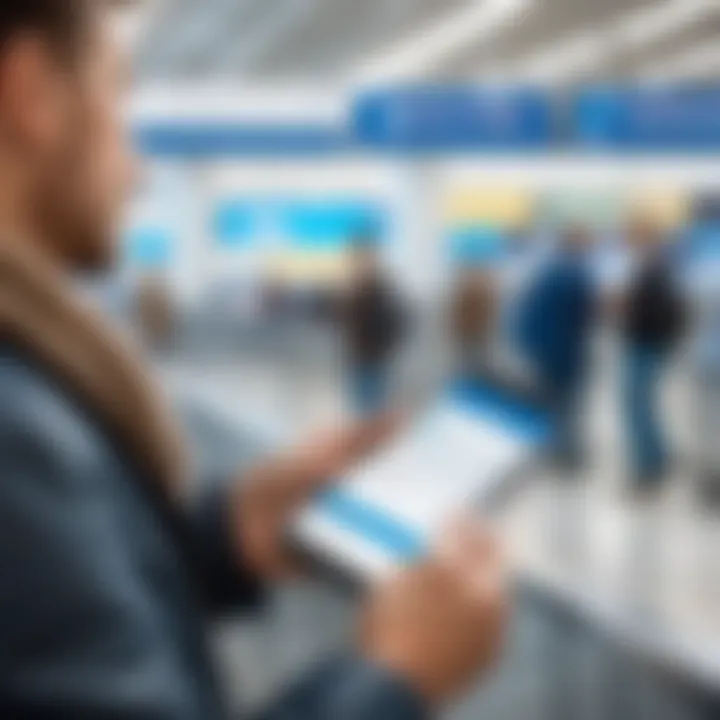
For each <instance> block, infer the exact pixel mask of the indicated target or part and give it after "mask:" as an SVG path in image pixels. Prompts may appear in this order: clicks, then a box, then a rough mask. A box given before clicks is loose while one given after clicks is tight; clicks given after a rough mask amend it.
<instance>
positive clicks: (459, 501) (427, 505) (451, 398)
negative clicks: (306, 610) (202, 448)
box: [293, 385, 551, 580]
mask: <svg viewBox="0 0 720 720" xmlns="http://www.w3.org/2000/svg"><path fill="white" fill-rule="evenodd" d="M550 435H551V421H550V414H549V413H548V412H547V411H546V410H544V409H542V408H540V407H538V406H536V405H534V404H531V403H528V402H526V401H524V400H519V399H518V398H516V397H513V396H512V395H509V394H508V393H506V392H503V391H501V390H498V389H496V388H493V387H487V386H478V385H473V386H458V387H455V388H453V389H452V391H450V392H449V393H447V394H446V395H445V396H444V397H442V398H441V399H440V400H438V401H436V402H435V404H434V405H433V406H432V407H430V408H428V409H427V410H426V412H425V413H423V415H422V416H421V417H419V418H418V419H417V420H416V421H415V422H414V423H413V424H412V426H411V427H409V428H408V429H407V430H406V431H405V433H403V435H402V436H401V437H399V438H396V439H395V440H394V441H393V442H392V443H391V444H390V445H389V446H387V447H385V448H383V449H382V450H381V451H380V452H378V453H377V454H375V455H374V456H372V457H370V458H368V459H367V460H366V461H365V462H363V463H362V464H361V465H359V466H358V467H356V468H355V469H354V470H352V471H350V473H349V474H348V475H347V476H346V477H345V478H344V479H343V480H342V481H340V482H339V483H338V484H337V485H336V487H335V488H334V489H332V490H330V491H328V492H326V493H325V494H323V495H322V496H321V497H319V498H317V499H316V500H315V501H313V503H312V504H311V505H310V506H309V507H307V508H306V509H305V510H304V511H303V512H302V513H301V515H300V516H299V517H298V519H297V521H296V524H295V527H294V532H293V541H294V542H295V543H296V544H298V545H299V547H300V548H301V550H302V551H303V553H304V554H310V555H311V557H312V558H314V559H316V560H320V561H321V562H322V564H323V565H326V566H330V567H332V568H334V569H338V570H340V571H342V572H343V574H349V575H350V576H351V577H352V578H354V579H357V580H372V579H375V578H377V577H378V576H381V575H383V574H385V573H387V572H388V571H391V570H393V569H394V568H396V567H398V565H401V564H403V563H407V562H412V561H413V560H417V559H418V558H421V557H422V556H423V554H424V553H425V552H426V551H427V549H428V548H429V546H430V544H431V543H432V541H433V539H434V538H436V537H437V535H438V533H439V532H440V531H441V530H442V528H443V527H444V525H445V524H446V523H447V522H448V520H450V519H451V518H452V517H453V516H455V515H457V514H458V513H460V512H461V511H463V510H466V509H468V508H469V507H471V506H472V505H479V506H480V507H485V508H487V507H489V506H491V505H492V504H493V503H495V502H497V501H498V500H499V499H500V498H502V497H503V496H504V495H506V494H507V492H508V491H509V490H510V488H511V487H513V486H514V485H515V483H516V481H517V479H519V477H520V476H521V475H522V474H523V473H522V472H521V471H522V470H523V467H524V466H526V465H527V463H528V462H529V461H531V460H532V459H533V458H534V457H536V456H537V453H538V451H540V450H541V449H542V448H543V447H544V446H545V445H546V444H547V442H548V440H549V438H550Z"/></svg>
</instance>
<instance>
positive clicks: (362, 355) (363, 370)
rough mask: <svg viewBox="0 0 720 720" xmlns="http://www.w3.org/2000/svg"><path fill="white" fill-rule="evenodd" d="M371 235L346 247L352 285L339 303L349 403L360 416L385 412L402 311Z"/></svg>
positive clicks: (401, 322) (400, 329)
mask: <svg viewBox="0 0 720 720" xmlns="http://www.w3.org/2000/svg"><path fill="white" fill-rule="evenodd" d="M376 245H377V241H376V239H375V238H374V237H372V236H363V237H359V238H357V239H356V240H355V241H354V243H353V246H352V249H351V252H352V272H353V278H352V285H351V288H350V292H349V296H348V298H347V300H346V302H345V304H344V313H343V317H344V323H345V327H344V331H345V339H346V345H347V355H348V363H349V365H350V380H351V390H352V399H353V403H354V406H355V410H357V411H358V413H359V414H360V415H371V414H373V413H376V412H378V411H380V410H382V409H383V408H384V407H385V404H386V401H387V397H388V382H389V378H388V376H389V367H388V365H389V362H390V358H391V354H392V352H393V350H395V349H396V347H397V344H398V341H399V339H400V336H401V334H402V331H403V327H402V325H403V311H402V308H401V306H400V301H399V299H398V297H397V295H396V294H395V292H394V290H393V288H392V286H391V285H390V283H389V282H388V280H387V279H386V278H385V277H384V276H383V273H382V270H381V268H380V263H379V260H378V256H377V249H376Z"/></svg>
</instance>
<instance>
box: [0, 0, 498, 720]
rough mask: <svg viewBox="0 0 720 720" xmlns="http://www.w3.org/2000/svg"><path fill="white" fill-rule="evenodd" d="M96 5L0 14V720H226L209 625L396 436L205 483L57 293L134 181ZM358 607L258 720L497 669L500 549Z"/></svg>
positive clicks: (99, 249) (360, 718)
mask: <svg viewBox="0 0 720 720" xmlns="http://www.w3.org/2000/svg"><path fill="white" fill-rule="evenodd" d="M103 4H104V3H102V2H100V1H99V0H3V2H2V3H0V717H2V718H8V720H9V719H11V718H12V720H34V719H37V720H40V719H42V720H60V719H61V718H63V719H65V718H73V720H91V719H92V720H220V719H221V718H227V717H229V716H230V710H229V708H228V705H227V702H226V700H225V692H224V689H223V687H222V685H221V683H219V682H218V678H217V675H216V673H215V668H214V662H213V659H212V658H213V653H212V652H211V648H209V647H208V641H207V636H208V634H209V633H208V630H209V628H210V623H211V622H212V620H213V619H214V618H217V617H218V616H220V615H221V614H227V613H230V612H246V613H247V612H251V611H256V610H257V609H258V608H259V607H261V606H262V603H263V599H264V597H265V595H266V594H267V592H268V590H269V589H270V588H272V585H273V583H274V582H277V581H278V580H279V579H280V578H282V577H284V574H285V572H286V570H287V568H288V567H289V565H290V564H291V560H292V558H291V557H289V556H288V553H287V550H286V544H285V538H286V532H287V529H288V525H289V523H290V522H291V520H292V517H293V514H294V512H295V511H296V510H297V509H298V507H299V506H301V505H302V504H303V503H304V502H306V501H308V500H309V498H310V497H311V496H312V495H313V494H314V493H315V492H318V491H319V490H320V489H321V488H322V487H323V486H324V484H325V483H327V482H328V480H329V479H330V478H334V477H339V476H340V475H341V474H342V472H343V470H344V469H345V468H346V467H347V466H348V465H350V464H352V463H354V462H357V461H358V460H359V459H360V458H361V457H362V456H363V455H364V454H365V453H366V452H367V451H368V450H369V449H370V448H371V447H373V446H374V445H375V444H376V442H378V441H379V440H380V439H382V438H383V437H384V436H385V435H386V434H387V431H388V421H387V420H377V421H375V422H373V423H365V424H360V425H358V426H356V427H354V428H350V429H347V430H342V429H338V430H335V431H333V433H332V434H331V435H330V436H328V437H326V438H325V439H323V440H320V441H316V442H315V443H313V444H310V445H307V446H304V447H301V448H300V449H298V450H294V451H289V452H286V453H284V454H281V455H280V457H278V458H276V459H271V460H269V461H267V462H265V463H264V464H263V465H261V466H259V467H257V468H256V469H255V470H252V471H250V472H248V473H247V475H246V476H245V477H244V478H242V479H239V478H227V479H224V480H223V481H218V482H199V481H198V480H197V479H195V478H193V477H192V475H193V472H192V464H191V463H190V462H189V460H188V459H186V458H185V455H184V452H183V448H184V444H183V442H182V438H181V437H180V434H179V433H178V431H177V430H176V429H175V426H174V422H173V420H174V418H173V416H172V413H171V412H169V411H168V410H167V408H166V406H165V403H164V402H163V401H162V399H161V398H160V397H159V393H158V391H157V388H156V387H155V385H154V384H153V383H152V382H151V381H150V380H149V378H148V374H147V373H146V372H145V371H144V370H143V367H142V362H141V360H140V359H139V357H138V355H137V354H136V353H135V352H134V351H133V349H132V348H131V347H129V346H128V343H127V341H125V340H123V339H122V338H121V337H120V336H119V335H118V334H116V333H115V332H113V330H112V329H111V328H110V327H109V326H108V325H107V324H106V322H105V321H104V319H103V318H102V317H100V316H99V315H97V314H96V312H95V311H94V310H92V309H91V308H89V307H88V306H86V304H85V302H84V301H83V299H82V297H81V296H79V295H78V294H77V293H76V291H75V286H74V285H73V284H72V282H71V278H72V277H74V275H75V273H76V272H79V271H90V270H97V271H99V270H106V269H108V267H109V263H110V261H111V259H112V254H113V244H114V243H113V242H112V237H113V235H114V226H115V218H116V217H117V215H118V213H119V210H120V207H121V204H122V199H123V196H124V195H125V192H126V189H127V186H128V185H129V181H130V179H131V176H132V167H131V165H132V164H131V163H130V162H129V158H128V153H127V152H126V148H125V145H124V140H123V138H124V132H123V127H122V123H121V122H120V117H121V113H120V112H119V109H118V107H117V106H118V100H119V94H120V93H119V87H120V86H121V85H122V83H123V81H122V73H121V64H120V63H119V58H118V57H117V56H116V54H115V52H114V50H113V46H112V43H111V42H110V38H109V35H108V33H107V32H106V30H107V28H106V26H105V25H104V24H103V20H104V19H105V15H104V14H103ZM447 545H448V547H447V549H446V550H445V552H443V553H442V554H441V555H439V556H438V557H437V558H433V557H428V558H427V559H426V560H424V561H422V562H420V563H419V564H417V565H416V566H414V567H411V568H408V569H407V570H404V571H401V570H399V571H398V573H397V574H396V575H395V576H394V577H392V578H389V579H388V580H386V581H385V582H384V583H381V584H380V585H379V586H378V588H377V589H375V590H374V591H373V592H372V593H370V596H369V599H368V601H367V604H366V607H365V610H364V612H363V614H362V628H361V630H362V631H361V632H360V633H358V640H357V642H356V644H355V647H354V650H353V651H352V652H350V653H348V654H347V655H346V656H344V657H339V658H337V659H334V660H333V661H332V662H329V663H327V665H326V666H324V667H321V668H318V669H308V670H307V671H306V673H305V677H303V678H300V679H299V680H298V681H297V682H296V684H295V685H294V687H293V688H291V689H290V690H289V691H287V692H286V693H280V692H279V693H278V696H277V697H276V698H275V699H274V701H273V702H271V703H270V705H269V707H268V708H267V709H266V710H265V711H263V712H261V714H260V716H259V717H260V718H262V719H263V720H340V719H342V720H370V719H371V718H372V720H419V719H420V718H425V717H427V716H428V715H430V714H431V713H432V712H433V711H434V710H435V709H436V708H439V707H440V706H441V705H442V703H443V702H444V701H445V700H447V699H449V698H450V697H451V696H452V695H454V694H455V693H456V692H457V691H458V690H460V689H461V688H462V687H464V685H465V683H467V682H468V681H469V680H470V679H471V678H473V677H474V676H475V674H476V673H477V671H479V670H482V669H483V668H484V667H486V666H487V665H488V664H489V663H490V662H491V661H492V659H493V658H494V656H495V654H496V652H497V647H498V644H499V641H500V638H501V629H502V625H503V623H502V582H501V578H502V575H501V572H500V570H501V569H500V567H499V563H498V557H497V552H496V549H495V547H494V543H493V542H492V540H491V539H489V538H488V537H487V536H486V535H485V534H484V533H482V532H481V531H479V530H477V529H476V528H474V527H469V528H465V529H460V530H459V531H458V532H456V533H454V534H453V535H452V537H451V538H450V539H449V540H448V543H447Z"/></svg>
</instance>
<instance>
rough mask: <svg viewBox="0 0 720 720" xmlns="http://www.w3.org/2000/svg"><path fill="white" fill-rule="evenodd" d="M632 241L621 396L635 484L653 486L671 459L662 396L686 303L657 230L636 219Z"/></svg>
mask: <svg viewBox="0 0 720 720" xmlns="http://www.w3.org/2000/svg"><path fill="white" fill-rule="evenodd" d="M628 240H629V243H630V245H631V248H632V251H633V254H634V267H635V269H634V271H633V273H632V276H631V278H630V281H629V285H628V288H627V292H626V294H625V298H624V300H623V302H622V307H621V311H622V335H623V344H624V355H625V359H624V379H623V384H622V395H623V403H624V414H625V420H626V424H627V438H628V444H629V450H630V461H631V467H632V473H633V480H634V484H635V487H636V488H637V489H639V490H652V489H655V488H657V487H658V485H659V483H661V481H662V479H663V477H664V476H665V473H666V471H667V466H668V461H669V453H668V447H667V444H666V440H665V433H664V430H663V418H662V413H661V411H660V408H659V402H660V398H659V394H660V388H661V380H662V375H663V371H664V369H665V367H666V366H667V360H668V357H669V356H670V354H671V353H672V351H673V349H674V348H675V347H676V346H677V344H678V342H679V340H680V338H681V336H682V334H683V331H684V327H685V322H686V306H685V302H684V300H683V297H682V294H681V292H680V288H679V285H678V283H676V281H675V278H674V277H673V273H672V267H671V263H670V259H669V255H668V253H667V247H666V244H665V242H664V238H663V237H662V236H661V234H660V232H659V231H658V230H657V228H656V227H655V226H654V225H653V224H652V223H651V222H649V221H647V220H644V219H636V220H634V221H633V223H632V224H631V226H630V229H629V233H628Z"/></svg>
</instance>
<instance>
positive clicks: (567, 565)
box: [161, 357, 720, 720]
mask: <svg viewBox="0 0 720 720" xmlns="http://www.w3.org/2000/svg"><path fill="white" fill-rule="evenodd" d="M161 372H162V374H163V376H164V377H165V379H166V381H167V383H168V385H169V387H170V388H171V390H172V392H173V394H174V395H176V396H177V397H179V398H180V404H181V406H182V410H183V415H184V417H185V421H186V424H187V426H188V430H189V435H190V436H191V437H192V438H193V439H194V443H195V447H196V450H197V453H198V457H199V461H200V464H201V465H202V466H204V467H205V468H206V469H207V470H208V471H211V472H212V473H222V472H230V471H231V470H233V469H235V468H237V467H243V466H245V465H248V464H252V463H253V462H255V461H256V460H257V459H258V458H259V456H260V455H262V453H263V452H264V451H265V448H267V447H268V446H269V444H270V445H271V444H274V443H277V442H289V441H291V440H292V439H293V438H295V437H297V436H302V435H303V433H306V432H309V431H310V430H311V429H313V428H314V427H317V426H319V425H323V424H327V423H329V422H333V421H334V420H336V419H337V418H338V417H340V416H341V415H342V413H343V392H342V388H343V379H342V376H341V373H340V371H339V369H338V368H333V369H330V368H329V367H325V368H322V369H320V368H316V367H313V365H312V364H309V365H307V366H303V365H302V363H301V364H297V363H293V364H288V363H283V358H277V357H276V358H254V359H252V358H244V359H240V358H238V359H237V360H234V361H233V362H230V361H227V360H225V361H222V362H220V361H214V362H212V363H202V364H199V365H198V364H196V363H187V362H180V361H177V360H175V361H165V362H163V363H162V365H161ZM677 375H678V377H677V378H673V382H672V383H671V387H670V388H669V391H668V397H667V398H666V402H667V408H668V412H669V413H670V415H671V417H672V418H673V420H674V426H675V427H674V429H675V440H676V443H677V446H678V447H680V448H681V449H682V452H681V456H682V457H683V460H685V458H684V453H685V452H686V451H687V449H688V448H690V447H691V441H692V439H693V436H694V434H695V432H694V430H693V428H692V426H691V423H690V419H691V417H692V409H691V408H690V407H689V398H690V393H689V391H688V388H687V387H686V385H685V382H686V381H685V380H684V378H683V377H682V376H681V375H680V374H679V373H678V374H677ZM618 405H619V400H618V391H617V390H616V389H615V378H614V377H613V376H612V372H611V371H608V372H605V373H600V374H599V377H598V380H597V382H596V383H595V386H594V392H593V397H592V401H591V402H590V404H589V406H590V408H591V410H590V411H589V412H588V414H587V420H588V435H589V437H590V439H591V441H590V443H589V450H590V454H591V461H590V463H589V465H588V469H587V471H586V472H584V473H583V476H582V477H576V478H558V477H556V476H554V475H553V473H551V472H549V471H547V470H539V469H535V471H534V472H533V473H532V476H531V477H530V476H529V477H528V482H527V483H526V484H525V486H524V490H523V491H522V492H521V493H519V495H518V497H517V499H516V501H515V502H513V503H511V507H509V508H508V509H507V511H506V512H505V513H504V515H503V517H502V518H501V525H502V527H503V529H504V532H505V534H506V537H507V542H508V545H509V547H510V548H511V558H512V560H513V563H514V565H516V566H517V570H518V576H519V577H521V578H522V577H534V578H537V579H539V580H541V581H542V583H544V584H545V586H550V587H551V589H552V591H553V592H552V593H551V596H553V597H554V596H555V595H559V596H564V600H563V602H561V603H556V602H554V601H553V602H547V598H546V596H543V597H542V598H538V597H537V596H536V594H535V593H534V592H526V591H524V590H520V591H519V592H518V599H517V603H516V608H515V613H514V620H515V621H514V623H513V632H512V637H511V642H510V646H509V649H508V651H507V654H506V657H505V659H504V661H503V662H502V664H501V666H500V668H499V669H498V671H497V672H496V673H495V674H494V675H493V677H492V678H491V679H490V680H489V681H487V682H486V683H484V684H483V686H482V687H480V688H478V689H477V690H476V691H475V692H474V693H473V694H472V696H471V697H470V698H468V699H467V700H466V701H465V702H463V703H461V704H460V705H459V706H458V707H457V708H456V709H454V710H453V711H452V713H451V716H452V717H453V718H457V719H458V720H465V719H467V720H470V719H471V718H481V717H482V718H489V719H490V718H498V719H499V718H530V719H532V718H543V719H544V718H548V720H555V719H556V718H557V719H558V720H559V719H560V718H562V717H565V716H567V717H573V718H584V717H587V718H598V719H599V720H600V719H603V718H617V719H619V720H620V719H622V718H628V719H629V720H630V719H632V718H638V719H639V718H645V717H647V718H668V720H674V719H675V718H678V720H685V718H687V719H688V720H694V718H705V717H708V718H709V717H713V716H714V715H711V714H707V713H712V710H710V709H708V708H709V707H710V706H709V705H706V704H705V703H707V702H709V700H708V696H707V694H705V693H696V692H695V691H694V688H693V685H694V683H693V682H691V683H689V684H687V683H686V682H685V677H684V676H683V675H682V674H681V673H675V672H671V673H667V672H665V665H666V664H667V663H666V661H667V660H668V657H669V658H670V659H671V662H670V665H671V669H673V670H674V669H675V668H674V663H673V662H672V658H673V657H674V656H677V655H679V653H680V651H681V650H680V649H676V647H675V645H674V644H673V643H675V642H676V641H677V639H678V638H679V639H682V641H683V642H685V643H687V644H688V645H689V646H690V650H691V652H692V653H694V652H695V650H696V648H697V647H701V648H702V653H704V654H705V656H707V655H712V653H713V652H714V653H717V652H718V648H720V623H719V622H718V620H719V617H718V616H720V572H719V571H720V556H719V555H718V552H717V549H718V548H720V542H718V541H719V540H720V531H719V528H718V524H717V521H716V520H715V519H714V518H713V517H712V516H710V515H709V514H707V513H704V512H702V510H701V508H699V507H698V505H697V503H696V502H695V500H694V492H693V480H692V476H693V473H692V472H691V470H690V467H691V465H690V464H689V463H687V462H685V461H684V462H683V463H682V464H681V465H680V469H679V470H678V472H677V474H676V475H677V476H676V477H675V478H673V482H672V483H671V484H670V485H669V486H668V489H667V490H666V491H665V492H664V495H663V497H662V499H661V500H660V501H659V502H655V503H638V501H637V500H636V499H635V498H631V497H630V496H629V494H628V493H627V492H626V490H625V484H624V475H625V473H624V469H623V467H624V463H623V457H624V451H623V445H622V428H621V426H620V424H619V422H618V417H619V416H618V412H619V408H618ZM568 598H570V599H571V602H565V600H567V599H568ZM573 603H575V605H573ZM578 604H579V607H580V610H581V611H583V610H587V608H586V607H584V606H586V605H593V606H597V607H593V613H594V614H593V613H588V614H583V612H580V613H578V612H576V611H577V610H578ZM357 605H358V602H357V598H355V597H350V596H348V595H347V594H345V593H344V592H342V591H340V590H339V589H337V588H333V587H331V586H329V585H327V584H326V583H324V582H321V581H315V582H307V583H303V584H299V585H296V586H293V587H288V588H283V589H282V590H281V591H279V592H278V593H277V594H276V596H275V598H274V600H273V603H272V606H271V607H270V608H269V610H268V612H267V613H266V614H265V615H264V618H263V620H262V621H260V622H253V623H241V624H240V625H235V624H233V625H228V626H226V627H224V628H222V631H221V632H220V633H219V639H218V645H219V652H220V654H221V657H222V665H223V667H224V668H225V670H226V672H227V675H228V682H229V685H230V687H231V688H233V690H234V691H235V692H236V695H237V697H238V698H242V702H243V703H244V704H249V705H251V706H256V705H258V704H262V702H263V701H264V700H265V699H266V698H267V697H269V696H271V695H272V694H273V693H275V692H276V691H277V690H278V689H279V688H280V687H281V686H282V685H283V684H285V683H286V682H287V681H288V680H289V679H290V678H291V677H293V676H294V675H295V674H297V672H298V671H299V670H300V669H301V668H303V667H307V666H308V665H309V664H311V663H313V662H317V661H321V660H322V659H323V658H327V657H331V656H332V654H333V653H336V652H338V651H341V650H342V648H343V647H345V646H347V645H348V643H349V642H350V639H351V632H352V627H353V620H352V618H353V615H354V613H355V611H356V608H357ZM605 621H607V623H608V624H607V625H605V624H604V622H605ZM630 621H632V622H633V623H636V625H637V624H638V622H639V625H640V626H641V627H642V628H643V630H644V632H645V634H646V635H648V636H651V639H652V640H653V641H658V643H657V644H659V645H667V647H669V648H670V649H669V650H667V648H665V649H666V650H667V652H666V654H665V656H663V657H662V662H658V663H654V662H646V661H645V659H644V652H645V648H640V647H636V646H635V645H634V642H635V641H634V639H632V640H629V641H628V643H627V644H624V643H622V642H619V641H620V640H623V639H627V638H624V637H623V636H624V633H623V632H617V629H618V628H619V627H622V626H623V625H624V624H627V623H628V622H630ZM629 637H630V636H629V634H628V638H629ZM633 637H634V636H633ZM666 639H667V643H665V640H666ZM658 657H659V656H658ZM676 659H677V661H678V662H677V664H678V666H682V667H685V664H684V663H683V662H681V658H679V657H678V658H676ZM716 659H717V657H716ZM710 664H712V659H711V661H710ZM693 672H694V671H693ZM710 683H711V684H712V680H711V681H710ZM711 694H712V693H711ZM713 708H714V709H717V708H716V707H715V706H713Z"/></svg>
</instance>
